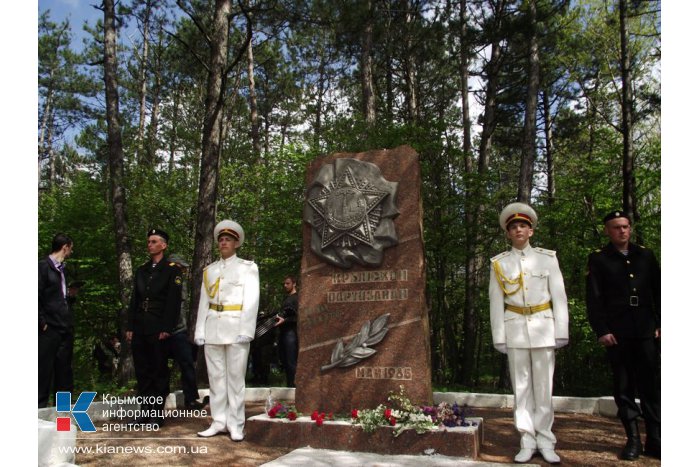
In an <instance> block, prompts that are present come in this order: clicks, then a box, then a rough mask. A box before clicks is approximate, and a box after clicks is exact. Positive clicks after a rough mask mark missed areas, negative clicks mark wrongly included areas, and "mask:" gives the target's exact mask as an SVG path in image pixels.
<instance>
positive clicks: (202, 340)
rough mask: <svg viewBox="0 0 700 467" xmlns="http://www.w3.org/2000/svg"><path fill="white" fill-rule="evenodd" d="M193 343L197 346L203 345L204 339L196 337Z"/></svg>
mask: <svg viewBox="0 0 700 467" xmlns="http://www.w3.org/2000/svg"><path fill="white" fill-rule="evenodd" d="M194 343H195V344H196V345H198V346H199V347H201V346H203V345H204V339H202V338H201V337H199V338H197V339H195V340H194Z"/></svg>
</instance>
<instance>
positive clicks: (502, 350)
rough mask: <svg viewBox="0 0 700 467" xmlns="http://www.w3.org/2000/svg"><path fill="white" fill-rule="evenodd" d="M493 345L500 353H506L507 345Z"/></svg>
mask: <svg viewBox="0 0 700 467" xmlns="http://www.w3.org/2000/svg"><path fill="white" fill-rule="evenodd" d="M493 346H494V347H495V348H496V350H498V351H499V352H501V353H508V347H507V346H506V345H505V344H493Z"/></svg>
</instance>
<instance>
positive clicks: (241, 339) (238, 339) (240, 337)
mask: <svg viewBox="0 0 700 467" xmlns="http://www.w3.org/2000/svg"><path fill="white" fill-rule="evenodd" d="M252 340H253V338H252V337H248V336H243V335H238V336H236V340H235V341H234V343H236V344H247V343H248V342H250V341H252Z"/></svg>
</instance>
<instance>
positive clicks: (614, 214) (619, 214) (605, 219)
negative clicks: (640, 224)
mask: <svg viewBox="0 0 700 467" xmlns="http://www.w3.org/2000/svg"><path fill="white" fill-rule="evenodd" d="M618 217H624V218H625V219H627V220H630V216H628V215H627V213H625V211H613V212H611V213H610V214H608V215H607V216H605V217H603V224H605V223H606V222H608V221H609V220H612V219H617V218H618Z"/></svg>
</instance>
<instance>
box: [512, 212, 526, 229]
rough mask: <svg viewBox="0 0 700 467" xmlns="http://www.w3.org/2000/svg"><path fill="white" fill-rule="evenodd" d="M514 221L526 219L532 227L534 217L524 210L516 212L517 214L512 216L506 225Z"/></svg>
mask: <svg viewBox="0 0 700 467" xmlns="http://www.w3.org/2000/svg"><path fill="white" fill-rule="evenodd" d="M513 221H525V222H527V223H528V224H530V227H532V218H531V217H530V216H528V215H527V214H523V213H522V212H516V213H515V214H513V215H512V216H510V217H509V218H508V219H507V220H506V227H507V226H508V224H510V223H511V222H513Z"/></svg>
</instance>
